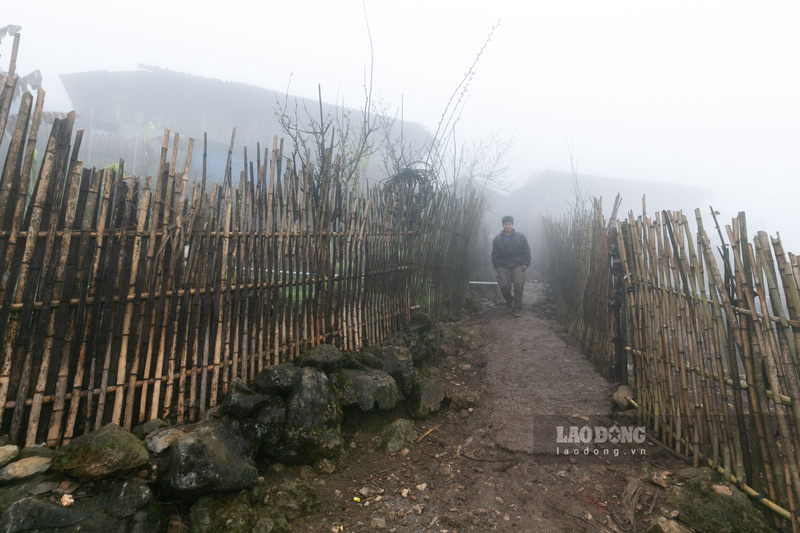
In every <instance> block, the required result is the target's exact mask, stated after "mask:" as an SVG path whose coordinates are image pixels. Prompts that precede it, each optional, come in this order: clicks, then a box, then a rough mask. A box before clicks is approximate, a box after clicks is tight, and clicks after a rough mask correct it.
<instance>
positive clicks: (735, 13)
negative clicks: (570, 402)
mask: <svg viewBox="0 0 800 533" xmlns="http://www.w3.org/2000/svg"><path fill="white" fill-rule="evenodd" d="M0 1H1V2H2V4H3V5H2V9H0V27H2V26H5V25H6V24H16V25H19V26H22V46H21V50H20V55H19V61H18V67H17V69H18V72H19V73H20V74H23V75H24V74H27V73H28V72H30V71H32V70H34V69H39V70H41V72H42V75H43V78H44V88H45V89H46V90H47V93H48V95H47V103H46V109H47V110H53V111H65V110H69V109H70V105H71V104H70V102H69V99H68V98H67V96H66V92H65V91H64V90H63V87H61V85H60V81H59V77H58V76H59V74H63V73H73V72H85V71H92V70H112V71H115V70H134V69H136V68H137V65H138V64H140V63H141V64H149V65H155V66H158V67H161V68H166V69H170V70H174V71H179V72H186V73H191V74H196V75H200V76H206V77H212V78H218V79H221V80H228V81H235V82H243V83H247V84H252V85H256V86H259V87H264V88H268V89H274V90H277V91H286V90H288V92H289V93H291V94H293V95H297V96H303V97H306V98H316V95H317V91H318V86H319V87H321V91H322V94H323V99H324V100H327V101H329V102H341V103H344V105H347V106H352V107H359V106H360V105H361V104H362V103H363V99H364V83H365V79H367V74H368V73H369V72H370V71H371V73H372V78H371V79H372V83H373V85H374V87H375V91H376V94H377V95H378V96H379V98H380V100H381V101H382V102H383V104H384V105H385V106H386V108H387V109H397V108H398V107H399V106H400V104H401V103H402V105H403V114H404V117H405V119H406V120H407V121H411V122H416V123H419V124H421V125H423V126H424V127H426V128H428V129H429V130H430V131H433V130H434V129H435V128H436V125H437V122H438V121H439V118H440V116H441V114H442V112H443V110H444V109H445V106H446V105H447V103H448V101H449V100H450V98H451V96H452V94H453V92H454V91H455V89H456V87H457V86H458V84H459V83H460V82H461V80H462V78H463V76H464V74H465V73H466V72H467V70H468V69H469V67H470V65H471V64H472V62H473V61H474V60H475V57H476V54H477V53H478V51H479V50H480V49H481V46H482V45H483V44H484V42H485V41H486V38H487V35H488V34H489V33H490V32H491V31H492V27H494V26H497V27H496V29H495V31H494V33H493V34H492V38H491V40H490V41H489V42H488V44H487V46H486V48H485V50H484V52H483V54H482V55H481V56H480V58H479V60H478V63H477V66H476V69H475V75H474V77H473V78H472V80H471V82H470V84H469V91H468V96H467V98H468V99H467V102H466V106H465V107H464V110H463V113H462V114H461V117H460V120H459V123H458V126H457V134H458V140H459V141H460V142H463V143H470V142H475V141H477V140H478V139H480V138H482V137H488V136H490V135H492V134H493V133H497V134H498V135H499V136H500V137H501V138H506V139H508V138H513V140H514V144H513V147H512V148H511V150H510V153H509V155H510V157H511V163H510V167H509V171H508V173H507V175H506V176H505V179H504V180H502V181H501V182H497V183H495V184H493V186H494V187H495V189H498V190H499V191H500V192H509V191H512V190H514V189H516V188H517V187H521V186H523V185H524V184H525V182H526V181H527V180H528V179H529V178H530V177H532V176H535V175H538V174H539V173H541V172H543V171H545V170H548V169H549V170H552V171H557V172H565V173H569V172H570V171H571V169H572V166H573V165H574V166H575V167H576V168H577V170H578V172H580V173H581V174H584V175H587V176H601V177H606V178H614V179H623V180H643V181H653V182H666V183H675V184H684V185H692V186H699V187H703V188H705V189H707V190H709V191H712V194H711V195H710V196H709V197H706V198H702V199H698V198H692V197H687V198H684V199H683V200H684V202H685V203H684V204H683V205H674V206H671V208H673V209H684V210H686V211H687V212H689V213H691V212H692V210H693V209H694V208H695V207H701V208H702V209H703V211H704V212H707V206H708V205H713V206H714V207H715V208H716V209H718V210H720V211H721V213H722V218H721V220H723V221H727V220H729V219H730V217H732V216H735V215H736V213H737V212H738V211H740V210H744V211H746V212H747V213H748V219H749V227H750V228H751V231H755V230H759V229H763V230H767V231H769V232H770V233H774V232H775V231H780V232H781V235H782V237H783V238H784V241H785V243H786V247H787V249H788V250H790V251H794V252H798V253H800V231H798V230H797V229H796V227H797V225H798V224H797V217H796V215H795V208H794V205H795V204H796V203H797V200H798V197H800V195H799V194H798V193H800V185H798V176H799V175H800V151H798V146H800V97H799V96H798V95H800V69H798V68H797V65H798V60H799V59H800V33H798V32H797V31H796V28H797V27H798V24H799V23H800V6H798V5H797V4H796V3H794V2H769V3H755V2H748V3H737V2H726V3H724V4H723V3H719V2H702V1H701V2H697V1H691V2H690V1H661V2H659V1H651V2H638V1H605V2H596V1H590V0H585V1H584V0H580V1H573V2H560V1H557V0H552V1H548V2H539V1H534V2H522V1H512V0H500V1H496V2H478V1H472V0H459V1H450V0H437V1H435V2H430V1H427V2H424V1H417V0H411V1H404V2H385V1H379V0H365V1H364V2H363V3H362V2H359V1H349V0H348V1H334V2H331V1H307V0H298V1H294V2H260V3H258V4H255V3H252V2H243V1H240V0H232V1H228V2H224V3H222V4H215V5H213V6H211V5H206V4H203V3H198V2H185V1H183V0H173V1H170V2H152V1H150V0H143V1H140V2H137V3H135V4H132V5H130V6H128V5H126V6H125V7H124V8H123V7H118V5H116V4H114V3H111V2H99V1H80V0H79V1H77V2H66V3H65V2H60V1H59V2H57V1H53V0H44V1H40V2H20V1H11V0H0ZM498 21H499V24H498ZM370 39H371V44H370ZM11 41H12V40H11V39H10V38H8V37H6V39H4V40H3V42H2V44H0V54H1V55H2V57H0V66H2V67H4V68H5V67H6V66H7V60H8V56H9V54H10V47H11ZM370 65H372V69H371V70H370ZM568 146H570V147H571V150H572V154H573V157H572V160H571V159H570V156H569V150H568ZM590 192H596V193H602V194H603V195H604V196H605V197H607V198H608V197H609V196H611V195H610V194H608V193H607V192H606V191H590ZM701 201H702V203H701ZM649 202H657V199H654V198H651V199H649ZM628 209H633V210H634V211H637V212H638V211H640V210H641V198H640V195H637V194H635V192H632V193H631V194H630V195H626V197H625V198H624V203H623V210H624V211H627V210H628Z"/></svg>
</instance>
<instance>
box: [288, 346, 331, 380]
mask: <svg viewBox="0 0 800 533" xmlns="http://www.w3.org/2000/svg"><path fill="white" fill-rule="evenodd" d="M294 364H295V365H297V366H299V367H307V366H310V367H313V368H318V369H320V370H322V371H323V372H326V373H330V372H336V371H337V370H339V369H340V368H341V366H342V352H340V351H339V348H337V347H336V346H334V345H333V344H320V345H319V346H314V347H313V348H311V349H310V350H308V351H307V352H305V353H304V354H302V355H301V356H300V357H298V358H297V359H295V360H294Z"/></svg>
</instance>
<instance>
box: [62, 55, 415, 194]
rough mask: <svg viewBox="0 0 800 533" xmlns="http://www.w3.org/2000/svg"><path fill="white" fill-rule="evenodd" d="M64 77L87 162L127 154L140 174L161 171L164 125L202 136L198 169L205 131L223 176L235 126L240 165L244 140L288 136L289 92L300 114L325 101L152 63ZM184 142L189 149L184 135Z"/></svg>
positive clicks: (214, 171)
mask: <svg viewBox="0 0 800 533" xmlns="http://www.w3.org/2000/svg"><path fill="white" fill-rule="evenodd" d="M61 81H62V83H63V85H64V88H65V89H66V91H67V95H68V96H69V98H70V100H71V102H72V106H73V108H74V109H75V111H76V112H77V114H78V128H81V129H84V130H85V136H84V141H83V146H82V149H81V158H82V159H83V160H84V162H85V163H86V164H88V165H93V166H96V167H103V166H107V165H111V164H114V163H117V162H118V161H119V159H120V158H124V159H125V168H126V173H132V174H137V175H151V174H153V173H155V171H156V169H157V164H158V156H159V152H160V148H161V136H162V132H163V129H164V128H167V129H169V130H170V131H172V132H175V133H179V134H180V135H181V137H182V138H189V137H193V138H194V139H195V150H194V157H193V163H192V168H193V169H194V172H193V175H199V172H200V171H201V169H202V139H203V133H206V134H207V135H208V150H209V153H208V175H209V178H210V179H212V180H217V181H218V180H221V178H222V176H223V174H224V170H225V163H226V159H227V152H228V147H229V145H230V140H231V133H232V130H233V128H234V127H235V128H236V144H235V146H236V150H235V151H234V156H235V157H237V158H239V160H238V164H237V161H234V170H240V169H241V161H242V157H243V156H242V147H244V146H246V147H247V148H248V150H251V151H252V150H254V149H255V147H256V142H261V146H262V147H264V146H265V145H267V146H271V144H272V139H273V137H274V136H275V135H277V136H279V137H284V133H283V131H282V129H281V126H280V123H279V120H278V116H277V114H276V110H277V109H279V107H281V106H283V105H284V103H285V102H286V101H287V98H288V104H287V105H286V107H287V108H288V109H290V110H291V112H292V113H294V110H295V104H297V109H299V113H300V114H301V118H303V114H304V113H305V111H304V108H306V107H307V108H308V109H309V110H311V111H313V112H314V113H315V114H316V110H317V109H318V107H319V105H318V103H317V102H315V101H305V102H303V101H302V100H300V99H296V97H293V96H288V97H287V95H286V94H284V93H281V92H278V91H273V90H270V89H264V88H261V87H257V86H254V85H248V84H245V83H237V82H229V81H222V80H218V79H213V78H205V77H201V76H195V75H192V74H186V73H182V72H175V71H172V70H167V69H162V68H158V67H151V66H146V65H140V66H139V70H134V71H123V72H110V71H107V70H103V71H94V72H78V73H72V74H62V75H61ZM296 100H297V101H296ZM342 111H344V112H345V113H349V114H350V117H351V120H352V121H353V124H358V123H359V122H360V120H361V118H360V117H361V116H362V115H361V111H360V110H356V109H343V110H340V112H342ZM323 112H324V113H325V114H327V113H330V112H333V106H332V105H330V104H324V103H323ZM403 134H404V136H405V137H406V139H409V140H411V141H412V142H414V143H416V145H417V146H421V145H422V144H423V143H424V142H425V140H426V138H427V137H428V132H427V130H425V129H424V128H423V127H422V126H420V125H418V124H409V123H406V124H405V125H404V126H403ZM181 144H182V147H181V148H182V149H185V143H181ZM289 149H291V148H289ZM250 154H251V156H254V155H255V154H253V153H252V152H250ZM181 156H182V154H181V155H179V157H181ZM374 159H376V158H374ZM378 163H379V161H371V162H370V165H369V167H368V173H369V174H370V175H371V176H373V175H374V174H376V173H378V174H379V169H378ZM193 177H194V176H193ZM374 177H377V178H378V179H380V178H381V177H382V176H380V175H378V176H374Z"/></svg>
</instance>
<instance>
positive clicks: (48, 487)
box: [28, 481, 58, 496]
mask: <svg viewBox="0 0 800 533" xmlns="http://www.w3.org/2000/svg"><path fill="white" fill-rule="evenodd" d="M57 488H58V481H43V482H42V483H39V484H38V485H36V486H35V487H33V488H32V489H31V490H29V491H28V494H31V495H32V496H38V495H39V494H44V493H46V492H52V491H54V490H55V489H57Z"/></svg>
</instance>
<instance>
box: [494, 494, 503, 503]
mask: <svg viewBox="0 0 800 533" xmlns="http://www.w3.org/2000/svg"><path fill="white" fill-rule="evenodd" d="M494 501H496V502H497V503H500V504H502V503H503V498H501V497H500V496H497V497H496V498H495V499H494Z"/></svg>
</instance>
